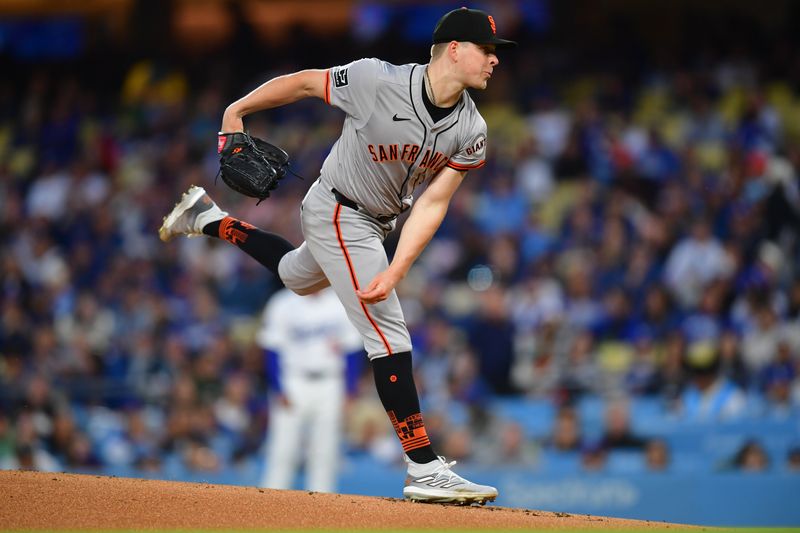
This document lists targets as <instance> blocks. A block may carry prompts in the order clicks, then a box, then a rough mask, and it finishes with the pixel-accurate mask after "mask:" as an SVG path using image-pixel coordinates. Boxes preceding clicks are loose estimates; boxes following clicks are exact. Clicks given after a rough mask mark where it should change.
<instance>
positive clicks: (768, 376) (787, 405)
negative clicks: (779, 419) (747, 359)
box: [759, 341, 800, 415]
mask: <svg viewBox="0 0 800 533" xmlns="http://www.w3.org/2000/svg"><path fill="white" fill-rule="evenodd" d="M797 375H798V363H797V360H796V358H795V357H793V354H792V352H791V348H790V346H789V343H788V342H785V341H781V342H780V343H779V344H778V346H777V351H776V354H775V361H774V362H772V363H770V364H769V365H767V366H766V367H765V368H764V369H763V370H762V371H761V375H760V376H759V382H760V387H761V389H762V390H763V392H764V395H765V397H766V398H767V400H768V401H769V402H770V404H771V405H772V408H773V410H774V411H775V412H777V413H781V414H784V415H787V414H791V413H792V412H794V411H796V410H797V409H798V408H800V405H798V403H797V400H798V398H793V397H792V395H793V392H794V391H793V390H792V388H793V386H794V384H795V382H796V380H797Z"/></svg>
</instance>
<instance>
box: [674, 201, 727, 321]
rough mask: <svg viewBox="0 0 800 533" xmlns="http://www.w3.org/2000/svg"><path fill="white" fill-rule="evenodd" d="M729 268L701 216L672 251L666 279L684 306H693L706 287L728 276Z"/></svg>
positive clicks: (721, 250)
mask: <svg viewBox="0 0 800 533" xmlns="http://www.w3.org/2000/svg"><path fill="white" fill-rule="evenodd" d="M730 268H731V265H730V263H729V260H728V258H727V255H726V254H725V250H724V249H723V247H722V245H721V244H720V242H719V241H718V240H717V239H716V238H715V237H714V236H713V234H712V233H711V228H710V226H709V224H708V222H707V221H706V220H705V219H704V218H702V217H698V218H696V219H695V220H694V221H693V222H692V225H691V231H690V233H689V235H687V236H686V237H684V238H683V239H682V240H681V241H679V242H678V243H677V244H676V246H675V248H673V249H672V251H671V252H670V255H669V257H668V258H667V263H666V265H665V270H664V279H665V282H666V284H667V286H668V287H669V288H670V289H671V291H672V294H673V295H674V296H675V298H676V299H677V300H678V301H679V302H680V303H681V305H683V306H686V307H692V306H694V305H695V304H696V303H697V298H698V295H701V294H703V293H704V292H705V291H704V289H705V288H706V286H707V285H708V284H709V283H710V282H712V281H714V280H716V279H719V278H721V277H723V276H727V275H729V274H730Z"/></svg>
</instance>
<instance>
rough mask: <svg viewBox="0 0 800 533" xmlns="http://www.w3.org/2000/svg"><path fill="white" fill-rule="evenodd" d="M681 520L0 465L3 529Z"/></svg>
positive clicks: (568, 525) (587, 525)
mask: <svg viewBox="0 0 800 533" xmlns="http://www.w3.org/2000/svg"><path fill="white" fill-rule="evenodd" d="M682 527H685V526H678V525H676V524H665V523H662V522H648V521H636V520H621V519H614V518H604V517H598V516H588V515H572V514H566V513H551V512H545V511H533V510H525V509H511V508H505V507H493V506H490V505H488V506H486V507H457V506H450V505H438V504H421V503H409V502H405V501H403V500H400V499H392V498H375V497H367V496H351V495H346V494H320V493H309V492H305V491H285V490H268V489H259V488H255V487H236V486H229V485H209V484H202V483H178V482H171V481H156V480H146V479H128V478H114V477H106V476H92V475H78V474H64V473H48V472H24V471H0V530H5V531H8V530H32V529H39V530H41V529H47V530H88V529H95V530H96V529H128V530H131V529H154V530H156V529H160V530H164V529H181V530H188V529H226V530H234V529H238V530H243V529H260V530H276V529H284V530H286V529H327V530H337V529H338V530H353V529H359V530H403V529H410V530H413V529H428V530H486V529H495V530H511V529H516V530H520V529H527V530H534V529H537V530H540V529H572V530H586V529H609V530H618V529H628V530H631V529H635V530H645V529H667V528H670V529H673V530H674V529H675V528H682ZM702 529H705V528H702ZM702 529H701V530H702Z"/></svg>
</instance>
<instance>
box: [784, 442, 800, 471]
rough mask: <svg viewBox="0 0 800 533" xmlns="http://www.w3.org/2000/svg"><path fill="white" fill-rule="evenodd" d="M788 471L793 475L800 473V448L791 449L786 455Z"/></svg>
mask: <svg viewBox="0 0 800 533" xmlns="http://www.w3.org/2000/svg"><path fill="white" fill-rule="evenodd" d="M786 469H787V470H788V471H789V472H792V473H800V447H797V446H795V447H794V448H790V449H789V452H788V453H787V454H786Z"/></svg>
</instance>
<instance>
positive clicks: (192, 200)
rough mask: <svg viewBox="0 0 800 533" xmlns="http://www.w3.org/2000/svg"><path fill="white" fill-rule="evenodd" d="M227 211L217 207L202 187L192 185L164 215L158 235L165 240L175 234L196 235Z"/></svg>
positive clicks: (221, 217) (222, 216)
mask: <svg viewBox="0 0 800 533" xmlns="http://www.w3.org/2000/svg"><path fill="white" fill-rule="evenodd" d="M226 216H228V213H226V212H225V211H223V210H222V209H220V208H219V207H217V204H215V203H214V200H212V199H211V197H210V196H209V195H208V194H207V193H206V190H205V189H203V188H202V187H197V186H196V185H192V186H191V187H189V190H188V191H186V192H185V193H183V196H182V197H181V199H180V201H179V202H178V203H177V204H175V207H174V208H172V211H171V212H170V213H169V214H168V215H167V216H165V217H164V223H163V224H161V228H159V230H158V237H159V238H160V239H161V240H162V241H164V242H167V241H169V240H171V239H172V238H173V237H175V236H177V235H186V236H187V237H197V236H198V235H202V234H203V228H204V227H205V226H206V225H207V224H209V223H210V222H216V221H217V220H222V219H223V218H225V217H226Z"/></svg>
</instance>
